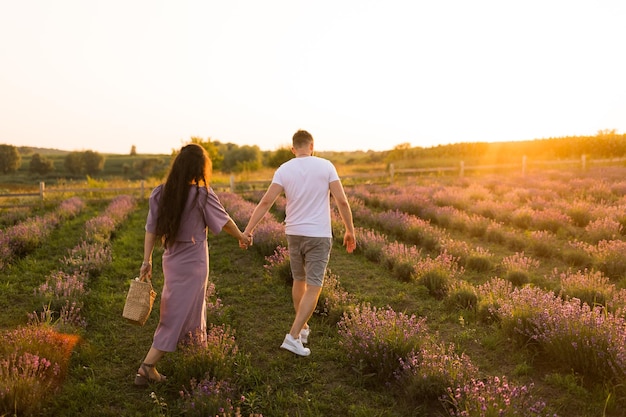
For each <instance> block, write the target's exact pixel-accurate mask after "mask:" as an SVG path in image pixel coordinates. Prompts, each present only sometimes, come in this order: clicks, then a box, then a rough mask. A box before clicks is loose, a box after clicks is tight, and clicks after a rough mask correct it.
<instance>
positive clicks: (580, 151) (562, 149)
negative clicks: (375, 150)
mask: <svg viewBox="0 0 626 417" xmlns="http://www.w3.org/2000/svg"><path fill="white" fill-rule="evenodd" d="M523 155H526V156H527V157H528V158H531V159H534V160H555V159H577V158H580V157H581V155H587V156H588V157H590V158H600V159H602V158H615V157H623V156H626V134H621V135H620V134H618V133H617V132H616V130H614V129H613V130H600V131H598V132H597V134H596V135H595V136H567V137H561V138H548V139H535V140H528V141H519V142H494V143H488V142H472V143H455V144H450V145H438V146H433V147H430V148H422V147H411V146H410V144H408V143H403V144H400V145H397V146H396V147H395V148H394V149H393V150H391V151H390V152H389V154H388V155H387V157H386V160H387V161H388V162H395V161H401V160H421V159H448V160H449V159H457V160H466V161H467V160H483V161H485V160H488V161H490V162H493V163H501V164H503V163H511V162H519V159H520V158H521V157H522V156H523Z"/></svg>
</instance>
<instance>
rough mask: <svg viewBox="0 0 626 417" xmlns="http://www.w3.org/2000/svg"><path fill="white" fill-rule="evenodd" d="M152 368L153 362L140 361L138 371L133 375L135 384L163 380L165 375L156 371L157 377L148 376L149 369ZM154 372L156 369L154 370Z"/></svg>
mask: <svg viewBox="0 0 626 417" xmlns="http://www.w3.org/2000/svg"><path fill="white" fill-rule="evenodd" d="M151 368H154V364H153V363H142V364H141V366H140V367H139V372H137V374H136V375H135V385H142V386H143V385H148V384H149V383H151V382H164V381H165V380H166V379H167V377H166V376H165V375H161V374H159V373H158V372H157V373H156V374H157V375H158V378H151V377H150V369H151ZM155 372H156V371H155Z"/></svg>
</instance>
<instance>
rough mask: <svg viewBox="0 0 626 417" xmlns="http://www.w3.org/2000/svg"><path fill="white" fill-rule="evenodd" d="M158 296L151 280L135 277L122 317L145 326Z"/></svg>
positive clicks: (131, 283)
mask: <svg viewBox="0 0 626 417" xmlns="http://www.w3.org/2000/svg"><path fill="white" fill-rule="evenodd" d="M156 296H157V293H156V291H154V289H153V288H152V282H151V281H139V278H135V279H134V280H132V281H131V282H130V288H129V290H128V295H127V296H126V304H124V311H123V312H122V317H124V318H125V319H127V320H128V321H130V322H131V323H133V324H137V325H139V326H143V325H144V324H146V321H147V320H148V317H150V312H151V311H152V304H154V300H155V299H156Z"/></svg>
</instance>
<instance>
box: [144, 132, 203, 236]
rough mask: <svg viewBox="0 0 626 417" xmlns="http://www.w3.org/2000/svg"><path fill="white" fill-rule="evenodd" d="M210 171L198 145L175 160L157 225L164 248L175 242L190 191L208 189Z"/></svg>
mask: <svg viewBox="0 0 626 417" xmlns="http://www.w3.org/2000/svg"><path fill="white" fill-rule="evenodd" d="M211 168H212V164H211V159H210V158H209V155H208V154H207V152H206V150H205V149H204V148H203V147H202V146H200V145H198V144H197V143H190V144H189V145H186V146H183V148H182V149H181V150H180V152H179V153H178V155H176V158H174V161H173V162H172V166H171V168H170V172H169V174H168V175H167V179H166V180H165V184H164V185H163V191H162V194H161V199H160V200H159V217H158V218H157V224H156V234H157V237H160V238H161V242H162V244H163V246H164V247H167V245H168V243H170V242H173V241H174V240H176V235H177V234H178V229H179V227H180V221H181V218H182V216H183V211H184V210H185V204H186V203H187V198H188V196H189V190H190V189H191V187H192V186H195V187H196V188H199V187H205V188H207V189H208V187H209V181H210V179H211ZM196 198H197V194H196Z"/></svg>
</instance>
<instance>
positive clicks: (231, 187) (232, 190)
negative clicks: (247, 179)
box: [230, 174, 235, 193]
mask: <svg viewBox="0 0 626 417" xmlns="http://www.w3.org/2000/svg"><path fill="white" fill-rule="evenodd" d="M230 192H231V193H234V192H235V175H233V174H230Z"/></svg>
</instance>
